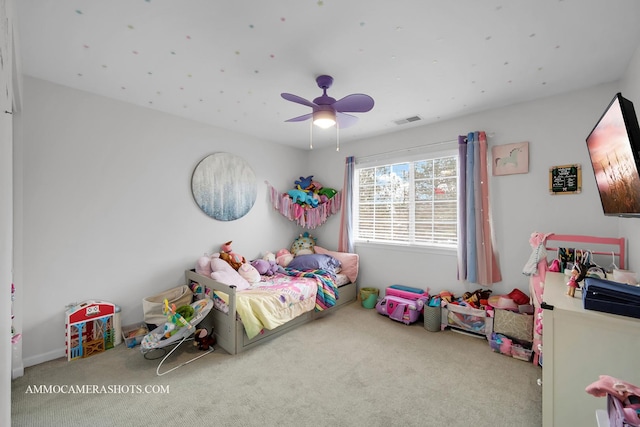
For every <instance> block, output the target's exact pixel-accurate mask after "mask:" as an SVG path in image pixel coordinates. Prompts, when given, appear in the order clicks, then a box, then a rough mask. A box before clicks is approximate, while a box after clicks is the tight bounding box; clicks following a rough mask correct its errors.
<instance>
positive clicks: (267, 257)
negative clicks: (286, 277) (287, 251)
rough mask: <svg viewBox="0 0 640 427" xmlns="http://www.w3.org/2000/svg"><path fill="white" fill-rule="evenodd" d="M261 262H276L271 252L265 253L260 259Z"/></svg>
mask: <svg viewBox="0 0 640 427" xmlns="http://www.w3.org/2000/svg"><path fill="white" fill-rule="evenodd" d="M262 259H263V260H265V261H275V260H276V256H275V255H274V254H273V252H269V251H267V252H265V253H264V256H263V257H262Z"/></svg>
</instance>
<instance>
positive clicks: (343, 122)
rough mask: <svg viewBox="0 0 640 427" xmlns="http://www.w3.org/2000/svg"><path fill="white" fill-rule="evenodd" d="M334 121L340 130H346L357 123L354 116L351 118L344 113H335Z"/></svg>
mask: <svg viewBox="0 0 640 427" xmlns="http://www.w3.org/2000/svg"><path fill="white" fill-rule="evenodd" d="M336 119H337V120H338V126H339V127H340V129H344V128H348V127H349V126H353V125H355V124H356V122H357V121H358V118H357V117H356V116H352V115H351V114H345V113H340V112H338V113H336Z"/></svg>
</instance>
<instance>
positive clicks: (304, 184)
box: [294, 175, 313, 190]
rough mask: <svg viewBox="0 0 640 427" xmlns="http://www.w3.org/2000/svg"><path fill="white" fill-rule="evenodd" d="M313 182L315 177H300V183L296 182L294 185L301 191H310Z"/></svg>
mask: <svg viewBox="0 0 640 427" xmlns="http://www.w3.org/2000/svg"><path fill="white" fill-rule="evenodd" d="M312 181H313V175H309V176H308V177H306V178H304V177H302V176H301V177H300V181H295V182H294V184H295V185H296V188H299V189H301V190H308V189H309V188H310V187H311V182H312Z"/></svg>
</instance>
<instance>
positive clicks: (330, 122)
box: [313, 110, 336, 129]
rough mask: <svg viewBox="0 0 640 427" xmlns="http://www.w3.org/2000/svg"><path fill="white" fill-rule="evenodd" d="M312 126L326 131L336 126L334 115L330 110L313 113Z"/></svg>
mask: <svg viewBox="0 0 640 427" xmlns="http://www.w3.org/2000/svg"><path fill="white" fill-rule="evenodd" d="M313 124H314V125H316V126H318V127H319V128H322V129H328V128H330V127H331V126H335V124H336V113H335V111H332V110H320V111H316V112H315V113H313Z"/></svg>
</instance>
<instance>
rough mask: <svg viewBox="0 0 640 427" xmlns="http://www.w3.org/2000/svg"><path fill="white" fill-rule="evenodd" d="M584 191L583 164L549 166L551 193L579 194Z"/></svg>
mask: <svg viewBox="0 0 640 427" xmlns="http://www.w3.org/2000/svg"><path fill="white" fill-rule="evenodd" d="M581 191H582V166H581V165H579V164H573V165H560V166H552V167H550V168H549V193H551V194H578V193H580V192H581Z"/></svg>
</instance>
